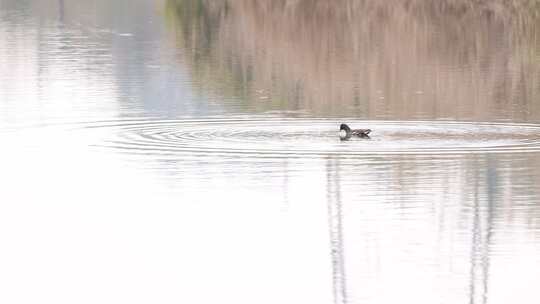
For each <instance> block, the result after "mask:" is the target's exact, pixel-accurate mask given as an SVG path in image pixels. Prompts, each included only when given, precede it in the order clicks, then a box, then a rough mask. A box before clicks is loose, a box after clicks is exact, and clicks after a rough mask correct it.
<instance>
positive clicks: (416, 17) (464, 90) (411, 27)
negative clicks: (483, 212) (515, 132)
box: [167, 0, 540, 121]
mask: <svg viewBox="0 0 540 304" xmlns="http://www.w3.org/2000/svg"><path fill="white" fill-rule="evenodd" d="M493 2H494V3H484V2H479V3H477V2H476V1H465V0H457V1H444V2H442V3H439V2H433V1H422V0H418V1H354V0H346V1H341V3H340V4H339V5H335V4H333V3H332V4H329V2H327V1H285V0H282V1H271V2H268V1H256V0H245V1H243V0H239V1H185V0H178V1H175V0H170V1H167V5H168V7H167V16H168V17H169V18H168V21H169V23H170V26H171V27H172V28H174V34H175V36H176V38H177V43H178V45H179V47H180V48H182V49H183V50H184V52H183V53H182V56H181V60H182V62H184V64H185V65H186V66H187V67H188V68H189V70H190V73H191V75H192V77H193V78H194V79H197V81H198V82H200V85H201V86H203V87H204V88H205V89H206V90H211V91H213V92H217V93H218V94H222V95H225V96H230V95H235V96H242V97H243V98H244V99H245V100H246V103H250V106H251V107H254V108H256V109H260V108H262V109H279V110H284V109H287V110H295V111H303V110H308V111H309V112H310V113H317V114H319V115H329V114H340V115H347V116H348V115H354V116H356V117H367V118H388V117H390V118H391V119H409V118H423V119H425V118H452V119H466V120H491V119H514V120H530V119H535V120H536V121H538V119H539V117H538V113H539V112H540V109H539V106H538V103H537V102H535V101H536V100H537V99H538V96H539V89H540V88H539V83H540V81H539V75H540V65H539V62H538V52H537V50H538V41H539V39H538V38H537V35H538V33H537V31H536V30H537V28H538V22H539V19H538V18H537V17H536V15H535V14H536V13H535V12H536V11H535V10H532V11H531V9H530V7H529V6H528V4H525V2H527V1H522V2H524V3H522V4H515V6H511V5H510V4H508V3H506V2H505V1H493ZM518 2H520V1H518ZM527 3H528V2H527Z"/></svg>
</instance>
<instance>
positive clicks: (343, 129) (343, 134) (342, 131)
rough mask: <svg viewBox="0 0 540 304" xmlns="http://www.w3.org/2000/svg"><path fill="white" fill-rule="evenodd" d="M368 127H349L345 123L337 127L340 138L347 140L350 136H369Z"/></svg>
mask: <svg viewBox="0 0 540 304" xmlns="http://www.w3.org/2000/svg"><path fill="white" fill-rule="evenodd" d="M370 132H371V130H370V129H351V128H349V126H347V125H346V124H341V126H340V127H339V138H340V139H341V140H348V139H349V138H351V137H352V136H358V137H362V138H369V135H368V134H369V133H370Z"/></svg>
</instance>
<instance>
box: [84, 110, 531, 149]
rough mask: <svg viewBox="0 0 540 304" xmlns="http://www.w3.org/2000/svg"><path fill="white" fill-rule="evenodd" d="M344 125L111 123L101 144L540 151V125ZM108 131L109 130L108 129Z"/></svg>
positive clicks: (296, 121) (126, 146) (274, 121)
mask: <svg viewBox="0 0 540 304" xmlns="http://www.w3.org/2000/svg"><path fill="white" fill-rule="evenodd" d="M340 122H341V121H330V120H313V119H311V120H308V119H262V120H248V119H240V120H225V119H213V120H181V121H179V120H169V121H130V122H120V123H110V124H104V125H100V126H96V125H94V126H93V128H95V127H99V128H108V129H112V131H113V132H112V134H113V136H112V137H110V138H107V139H106V140H105V142H103V143H102V144H100V146H103V147H108V148H114V149H122V150H126V151H129V152H131V153H144V154H151V153H158V154H178V153H195V154H210V153H216V154H233V155H234V154H236V155H245V154H251V155H260V156H287V157H291V156H292V157H294V156H302V157H305V156H311V157H322V156H328V155H340V156H343V157H348V156H358V155H373V154H449V153H452V154H463V153H515V152H539V151H540V125H535V124H505V123H473V122H444V121H406V122H404V121H351V120H347V123H349V124H350V125H351V126H352V127H358V128H371V129H372V130H373V132H372V133H371V135H372V136H371V139H361V138H353V139H351V140H349V141H340V140H339V137H338V134H339V133H338V126H339V123H340ZM109 131H110V130H109Z"/></svg>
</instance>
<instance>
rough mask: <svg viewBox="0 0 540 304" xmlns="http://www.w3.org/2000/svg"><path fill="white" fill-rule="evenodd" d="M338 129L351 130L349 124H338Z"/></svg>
mask: <svg viewBox="0 0 540 304" xmlns="http://www.w3.org/2000/svg"><path fill="white" fill-rule="evenodd" d="M339 130H340V131H343V130H344V131H346V132H350V131H351V128H349V126H347V125H346V124H341V126H339Z"/></svg>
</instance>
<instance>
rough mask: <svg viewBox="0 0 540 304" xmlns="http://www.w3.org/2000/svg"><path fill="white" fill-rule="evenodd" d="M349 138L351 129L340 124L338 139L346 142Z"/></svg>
mask: <svg viewBox="0 0 540 304" xmlns="http://www.w3.org/2000/svg"><path fill="white" fill-rule="evenodd" d="M350 137H351V128H349V126H347V125H346V124H341V126H340V127H339V138H340V139H341V140H347V139H349V138H350Z"/></svg>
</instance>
